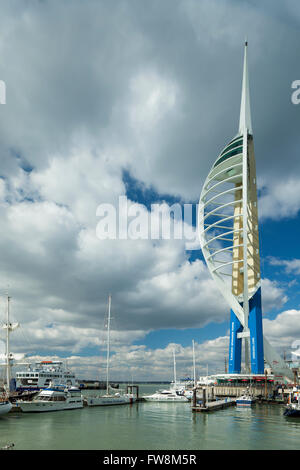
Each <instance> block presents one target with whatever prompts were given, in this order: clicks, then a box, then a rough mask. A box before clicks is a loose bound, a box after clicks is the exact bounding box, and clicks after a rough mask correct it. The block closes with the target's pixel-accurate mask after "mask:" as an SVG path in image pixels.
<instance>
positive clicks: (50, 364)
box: [16, 361, 77, 391]
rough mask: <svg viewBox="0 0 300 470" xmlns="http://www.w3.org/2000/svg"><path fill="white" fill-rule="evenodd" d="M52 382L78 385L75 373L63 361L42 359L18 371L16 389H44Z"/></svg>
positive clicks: (69, 385)
mask: <svg viewBox="0 0 300 470" xmlns="http://www.w3.org/2000/svg"><path fill="white" fill-rule="evenodd" d="M50 383H52V384H65V385H67V386H68V387H75V386H77V381H76V378H75V374H74V373H72V372H70V371H69V370H67V369H66V368H65V367H64V363H63V362H62V361H40V362H35V363H33V364H28V367H27V369H25V370H22V371H19V372H16V390H17V391H25V390H42V389H45V388H47V387H49V385H50Z"/></svg>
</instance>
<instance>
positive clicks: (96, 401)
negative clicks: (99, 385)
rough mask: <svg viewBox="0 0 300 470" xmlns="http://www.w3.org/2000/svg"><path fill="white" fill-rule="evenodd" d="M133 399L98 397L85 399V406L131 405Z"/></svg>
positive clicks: (127, 397)
mask: <svg viewBox="0 0 300 470" xmlns="http://www.w3.org/2000/svg"><path fill="white" fill-rule="evenodd" d="M134 401H136V400H135V398H134V397H129V396H119V397H115V396H104V395H102V396H99V397H85V402H86V404H87V406H113V405H128V404H130V403H133V402H134Z"/></svg>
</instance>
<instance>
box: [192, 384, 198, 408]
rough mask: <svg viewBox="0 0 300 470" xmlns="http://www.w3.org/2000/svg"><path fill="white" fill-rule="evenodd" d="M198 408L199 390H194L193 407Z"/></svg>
mask: <svg viewBox="0 0 300 470" xmlns="http://www.w3.org/2000/svg"><path fill="white" fill-rule="evenodd" d="M195 406H197V389H196V387H194V388H193V407H195Z"/></svg>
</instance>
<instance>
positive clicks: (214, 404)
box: [192, 398, 236, 412]
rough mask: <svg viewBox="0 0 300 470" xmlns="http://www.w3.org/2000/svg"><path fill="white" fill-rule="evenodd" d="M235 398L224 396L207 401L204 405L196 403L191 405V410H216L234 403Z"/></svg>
mask: <svg viewBox="0 0 300 470" xmlns="http://www.w3.org/2000/svg"><path fill="white" fill-rule="evenodd" d="M235 403H236V400H235V399H232V398H227V399H226V398H225V400H216V401H209V402H207V403H206V404H205V405H204V406H203V405H196V406H192V411H197V412H198V411H202V412H209V411H216V410H221V409H223V408H228V407H229V406H233V405H235Z"/></svg>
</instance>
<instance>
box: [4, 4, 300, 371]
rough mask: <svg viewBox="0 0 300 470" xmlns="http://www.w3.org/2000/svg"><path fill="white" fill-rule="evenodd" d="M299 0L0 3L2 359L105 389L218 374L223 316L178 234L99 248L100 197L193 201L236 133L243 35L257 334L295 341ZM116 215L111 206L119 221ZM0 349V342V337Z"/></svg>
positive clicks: (298, 314) (298, 317)
mask: <svg viewBox="0 0 300 470" xmlns="http://www.w3.org/2000/svg"><path fill="white" fill-rule="evenodd" d="M299 27H300V6H299V2H298V1H296V0H289V1H285V2H284V3H283V2H280V1H274V0H263V1H261V0H260V1H255V0H249V1H236V0H227V1H226V0H224V1H221V0H218V1H217V0H164V1H159V0H151V1H148V0H114V1H113V2H110V1H107V0H97V1H96V0H87V1H85V2H82V1H80V0H72V1H67V0H51V1H50V0H48V1H47V0H40V1H38V0H32V1H25V0H24V1H21V0H18V1H17V0H7V1H5V0H4V1H3V2H2V3H1V15H0V79H1V80H3V81H4V82H5V84H6V104H5V105H0V152H1V153H0V155H1V171H0V201H1V202H0V216H1V225H0V253H1V258H0V260H1V262H0V292H1V293H2V294H3V296H2V297H1V299H0V319H1V320H4V318H5V292H6V291H7V289H9V293H10V295H11V297H12V301H11V311H12V318H13V320H15V321H19V322H20V323H21V327H20V329H19V330H18V331H16V332H15V333H14V334H13V336H12V349H13V351H14V352H23V353H26V354H27V356H28V357H31V358H33V357H34V358H57V357H62V358H64V359H66V360H67V361H68V364H69V365H70V366H72V367H73V370H74V371H75V372H76V373H77V374H78V375H79V376H80V377H82V378H102V379H103V378H104V372H105V363H104V348H105V342H104V339H105V315H106V314H107V302H108V295H109V293H111V294H112V316H113V319H112V337H111V340H112V345H111V346H112V351H113V357H112V369H111V376H112V377H113V378H115V379H120V380H126V379H131V377H133V378H134V379H135V380H138V379H142V380H147V379H148V380H151V379H152V380H153V379H156V380H160V379H167V380H168V379H172V367H173V364H172V352H173V349H174V348H175V349H176V352H177V366H178V375H179V376H181V377H184V376H187V375H190V374H191V367H192V347H191V346H192V339H194V340H195V342H196V362H197V371H198V373H199V374H204V373H205V371H206V367H207V365H208V369H209V371H210V372H217V371H223V370H224V357H225V355H227V349H228V321H229V311H228V310H229V309H228V307H227V306H226V305H225V302H224V301H223V298H222V297H221V294H219V293H218V292H217V291H216V289H215V287H214V283H213V281H212V279H211V278H210V275H209V273H208V270H207V268H206V266H205V264H204V262H203V257H202V255H201V251H200V250H199V249H194V250H192V251H189V250H186V245H185V243H184V241H183V240H174V239H173V240H161V239H158V240H151V239H141V240H100V239H99V237H97V233H96V228H97V224H98V222H99V217H98V216H97V208H98V206H99V205H101V204H113V205H114V206H115V207H118V201H119V197H120V196H127V198H128V199H129V203H130V204H131V203H139V204H143V210H144V212H146V213H147V211H149V208H150V205H151V203H162V202H163V201H166V202H168V203H175V202H176V203H180V204H184V203H194V204H196V203H197V202H198V199H199V195H200V191H201V188H202V185H203V182H204V179H205V177H206V175H207V173H208V171H209V169H210V167H211V165H212V164H213V162H214V161H215V159H216V157H217V155H218V154H219V152H220V151H221V150H222V148H223V147H224V146H225V144H226V143H227V142H228V141H229V140H231V138H233V137H234V136H235V135H236V133H237V130H238V118H239V104H240V96H241V80H242V63H243V42H244V39H245V37H247V38H248V41H249V69H250V92H251V106H252V120H253V131H254V143H255V154H256V163H257V177H258V185H259V216H260V229H261V257H262V277H263V293H262V295H263V307H264V331H265V335H266V336H267V337H268V339H269V340H270V342H271V343H272V344H273V345H274V346H275V347H276V348H277V349H278V351H279V352H281V353H282V352H283V351H284V350H286V351H287V352H290V351H291V345H292V343H293V341H295V340H297V339H298V338H299V339H300V295H299V275H300V248H299V227H300V223H299V209H300V158H299V148H300V132H299V124H300V105H295V104H293V103H292V101H291V94H292V88H291V84H292V82H293V81H294V80H297V79H298V80H300V69H299V50H300V36H299ZM121 217H122V214H121ZM0 346H1V348H2V349H3V344H2V345H1V344H0Z"/></svg>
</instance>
